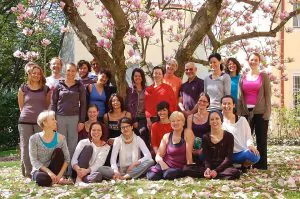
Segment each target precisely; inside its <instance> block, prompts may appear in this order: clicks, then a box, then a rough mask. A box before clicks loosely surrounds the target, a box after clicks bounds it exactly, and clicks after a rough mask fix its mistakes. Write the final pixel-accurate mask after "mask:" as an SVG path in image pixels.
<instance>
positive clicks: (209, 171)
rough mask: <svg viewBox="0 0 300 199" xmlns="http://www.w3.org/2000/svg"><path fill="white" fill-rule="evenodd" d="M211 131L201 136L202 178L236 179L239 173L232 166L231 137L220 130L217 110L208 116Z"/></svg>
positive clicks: (221, 117)
mask: <svg viewBox="0 0 300 199" xmlns="http://www.w3.org/2000/svg"><path fill="white" fill-rule="evenodd" d="M208 118H209V125H210V127H211V131H210V133H209V134H206V135H204V136H203V153H204V155H205V161H204V164H205V172H204V174H203V175H204V177H205V178H207V179H214V178H220V179H228V180H233V179H238V178H239V177H240V171H239V170H238V169H236V168H234V167H233V166H232V154H233V143H234V142H233V135H232V134H231V133H228V132H227V131H224V130H223V129H222V122H223V116H222V113H221V112H220V111H218V110H214V111H212V112H210V114H209V117H208Z"/></svg>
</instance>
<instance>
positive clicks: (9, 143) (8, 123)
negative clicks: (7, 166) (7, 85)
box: [0, 89, 20, 150]
mask: <svg viewBox="0 0 300 199" xmlns="http://www.w3.org/2000/svg"><path fill="white" fill-rule="evenodd" d="M0 99H1V100H0V149H1V150H2V149H7V148H11V147H16V146H17V145H18V143H19V132H18V118H19V114H20V112H19V108H18V100H17V90H12V91H9V90H3V89H2V90H0Z"/></svg>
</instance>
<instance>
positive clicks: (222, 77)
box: [204, 53, 231, 110]
mask: <svg viewBox="0 0 300 199" xmlns="http://www.w3.org/2000/svg"><path fill="white" fill-rule="evenodd" d="M208 61H209V65H210V67H211V70H212V71H213V72H212V74H210V75H209V76H207V77H206V78H205V79H204V92H205V93H207V94H208V95H209V97H210V106H209V109H210V110H212V109H217V110H220V105H221V103H220V100H221V98H222V97H223V96H224V95H230V92H231V89H230V88H231V82H230V76H229V75H228V74H226V73H224V72H222V70H223V65H222V64H221V55H220V54H219V53H213V54H211V55H210V56H209V57H208Z"/></svg>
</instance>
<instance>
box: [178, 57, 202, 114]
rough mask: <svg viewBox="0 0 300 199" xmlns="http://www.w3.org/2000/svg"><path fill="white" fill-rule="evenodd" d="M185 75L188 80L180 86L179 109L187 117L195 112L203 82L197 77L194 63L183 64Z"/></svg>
mask: <svg viewBox="0 0 300 199" xmlns="http://www.w3.org/2000/svg"><path fill="white" fill-rule="evenodd" d="M184 70H185V74H186V76H187V77H188V80H187V81H186V82H185V83H184V84H182V86H181V88H180V91H179V103H178V106H179V109H180V110H181V111H182V112H183V114H184V116H185V117H187V116H189V115H190V114H192V113H194V112H196V111H197V107H195V105H196V104H197V102H198V99H199V95H200V93H202V92H203V90H204V81H203V80H202V79H200V78H198V77H197V75H196V73H197V67H196V65H195V63H193V62H188V63H187V64H185V68H184Z"/></svg>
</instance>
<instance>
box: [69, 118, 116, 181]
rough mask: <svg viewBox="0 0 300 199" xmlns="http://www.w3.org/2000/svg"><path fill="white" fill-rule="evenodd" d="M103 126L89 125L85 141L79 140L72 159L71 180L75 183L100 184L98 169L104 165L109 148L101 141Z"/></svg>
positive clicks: (98, 124) (100, 177)
mask: <svg viewBox="0 0 300 199" xmlns="http://www.w3.org/2000/svg"><path fill="white" fill-rule="evenodd" d="M102 127H103V125H102V124H100V123H99V122H94V123H92V124H91V125H90V129H89V131H88V132H89V135H88V138H87V139H83V140H81V141H80V142H79V143H78V145H77V147H76V150H75V153H74V155H73V158H72V162H71V163H72V168H73V169H74V171H73V176H72V177H73V178H74V179H76V181H75V182H76V183H80V182H82V181H83V182H85V183H92V182H101V181H102V175H101V173H100V172H99V171H98V169H99V168H100V167H101V166H103V165H104V163H105V160H106V158H107V155H108V152H109V149H110V146H109V145H108V144H106V142H105V141H104V140H103V135H104V134H103V131H102V130H103V128H102Z"/></svg>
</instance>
